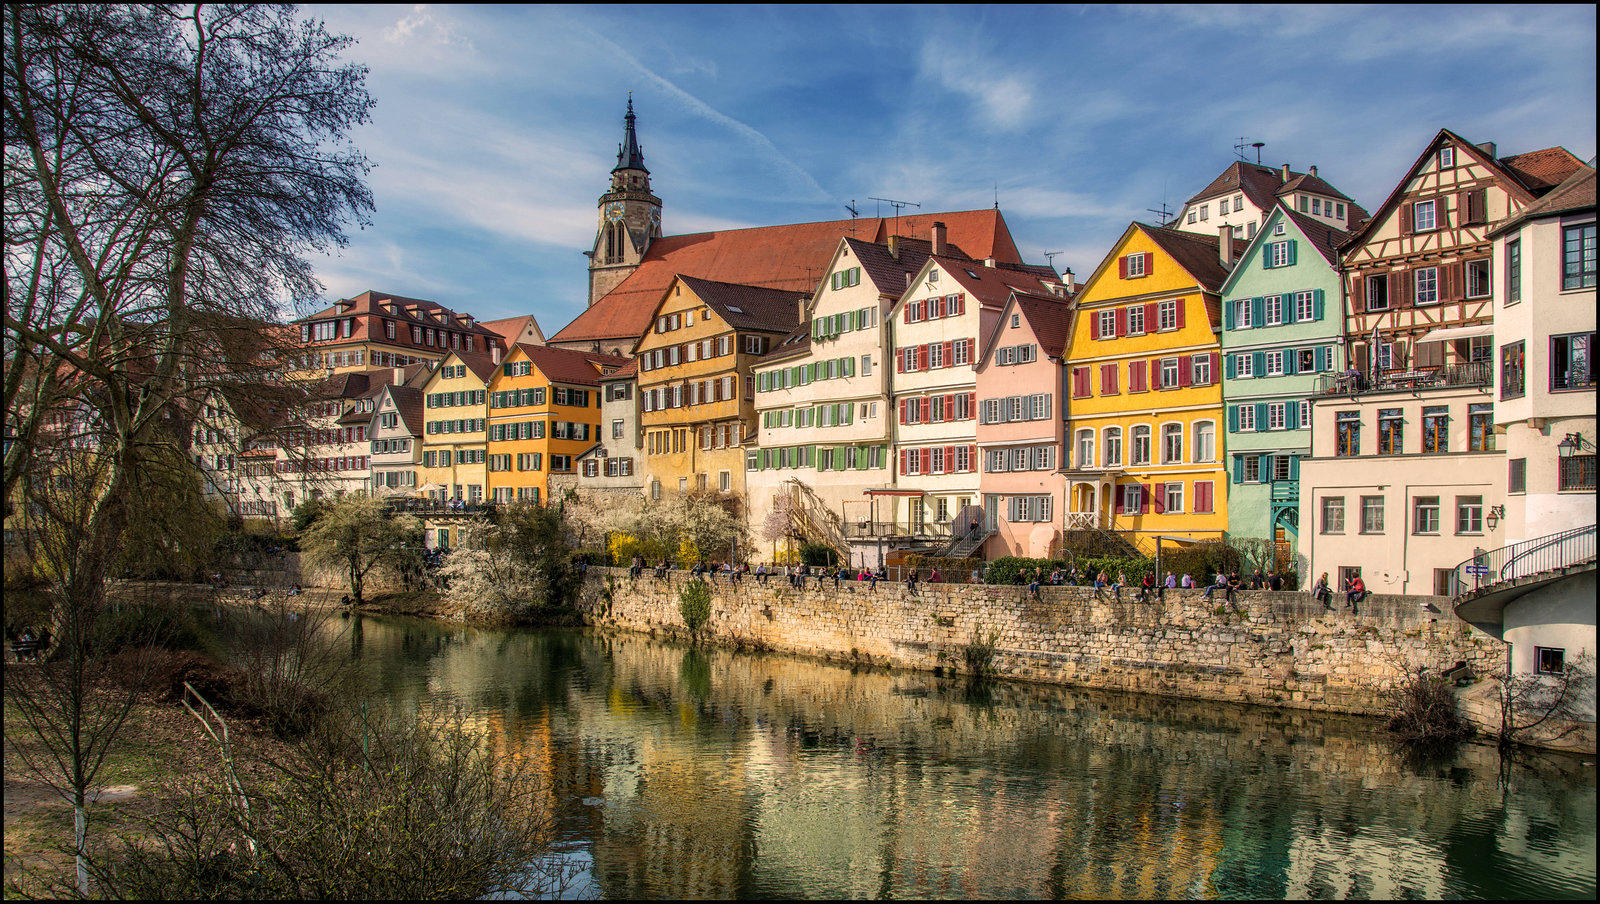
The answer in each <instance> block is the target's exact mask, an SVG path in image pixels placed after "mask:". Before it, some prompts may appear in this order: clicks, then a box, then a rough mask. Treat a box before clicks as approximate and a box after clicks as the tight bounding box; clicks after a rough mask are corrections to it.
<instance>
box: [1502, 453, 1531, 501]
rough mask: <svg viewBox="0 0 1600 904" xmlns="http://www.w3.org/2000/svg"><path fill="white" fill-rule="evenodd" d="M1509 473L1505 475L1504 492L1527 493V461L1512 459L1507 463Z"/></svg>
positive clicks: (1524, 459)
mask: <svg viewBox="0 0 1600 904" xmlns="http://www.w3.org/2000/svg"><path fill="white" fill-rule="evenodd" d="M1508 470H1509V473H1508V474H1507V475H1506V492H1508V493H1526V492H1528V460H1527V459H1526V458H1513V459H1511V461H1510V462H1509V469H1508Z"/></svg>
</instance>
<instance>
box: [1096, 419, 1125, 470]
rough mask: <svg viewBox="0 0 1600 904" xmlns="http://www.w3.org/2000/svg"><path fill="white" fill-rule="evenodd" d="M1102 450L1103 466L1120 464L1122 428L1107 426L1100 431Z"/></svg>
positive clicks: (1119, 465)
mask: <svg viewBox="0 0 1600 904" xmlns="http://www.w3.org/2000/svg"><path fill="white" fill-rule="evenodd" d="M1100 440H1101V443H1102V452H1103V454H1104V455H1105V467H1108V468H1113V467H1121V466H1122V428H1121V427H1107V428H1105V429H1104V430H1103V431H1101V437H1100Z"/></svg>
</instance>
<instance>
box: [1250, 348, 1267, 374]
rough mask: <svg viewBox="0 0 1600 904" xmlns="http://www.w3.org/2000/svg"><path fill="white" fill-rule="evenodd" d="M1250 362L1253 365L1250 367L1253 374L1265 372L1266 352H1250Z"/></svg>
mask: <svg viewBox="0 0 1600 904" xmlns="http://www.w3.org/2000/svg"><path fill="white" fill-rule="evenodd" d="M1250 363H1251V364H1252V365H1253V366H1252V367H1251V369H1250V373H1251V374H1252V375H1253V376H1257V377H1260V376H1262V375H1263V374H1265V373H1266V372H1267V353H1266V352H1251V354H1250Z"/></svg>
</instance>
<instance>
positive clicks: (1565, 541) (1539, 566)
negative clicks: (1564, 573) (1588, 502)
mask: <svg viewBox="0 0 1600 904" xmlns="http://www.w3.org/2000/svg"><path fill="white" fill-rule="evenodd" d="M1594 542H1595V525H1593V524H1589V525H1585V526H1583V527H1575V528H1572V529H1571V530H1565V531H1562V532H1560V533H1558V534H1551V535H1549V536H1547V537H1538V538H1535V539H1533V540H1523V541H1522V542H1521V543H1513V544H1511V545H1510V546H1502V547H1500V548H1499V549H1493V550H1489V551H1488V552H1484V553H1480V554H1478V555H1475V556H1473V557H1472V558H1470V559H1468V560H1466V561H1465V562H1462V563H1461V564H1460V565H1457V566H1456V568H1455V571H1454V572H1453V573H1452V575H1451V578H1450V581H1451V586H1450V595H1451V596H1459V595H1461V594H1463V593H1466V592H1468V591H1470V590H1481V589H1482V588H1484V587H1492V586H1494V585H1495V584H1500V583H1504V582H1506V581H1514V580H1516V579H1517V578H1525V577H1528V576H1530V575H1535V574H1541V573H1543V572H1546V571H1554V570H1556V569H1558V568H1565V567H1567V566H1568V565H1575V564H1577V563H1579V562H1584V561H1592V560H1593V559H1594Z"/></svg>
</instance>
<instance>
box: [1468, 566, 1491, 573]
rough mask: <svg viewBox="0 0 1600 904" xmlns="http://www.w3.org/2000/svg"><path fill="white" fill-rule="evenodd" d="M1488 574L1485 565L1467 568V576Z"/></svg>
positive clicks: (1487, 568) (1487, 567)
mask: <svg viewBox="0 0 1600 904" xmlns="http://www.w3.org/2000/svg"><path fill="white" fill-rule="evenodd" d="M1488 573H1489V566H1487V565H1468V566H1467V574H1488Z"/></svg>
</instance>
